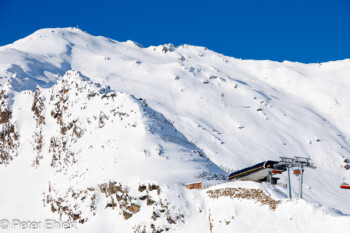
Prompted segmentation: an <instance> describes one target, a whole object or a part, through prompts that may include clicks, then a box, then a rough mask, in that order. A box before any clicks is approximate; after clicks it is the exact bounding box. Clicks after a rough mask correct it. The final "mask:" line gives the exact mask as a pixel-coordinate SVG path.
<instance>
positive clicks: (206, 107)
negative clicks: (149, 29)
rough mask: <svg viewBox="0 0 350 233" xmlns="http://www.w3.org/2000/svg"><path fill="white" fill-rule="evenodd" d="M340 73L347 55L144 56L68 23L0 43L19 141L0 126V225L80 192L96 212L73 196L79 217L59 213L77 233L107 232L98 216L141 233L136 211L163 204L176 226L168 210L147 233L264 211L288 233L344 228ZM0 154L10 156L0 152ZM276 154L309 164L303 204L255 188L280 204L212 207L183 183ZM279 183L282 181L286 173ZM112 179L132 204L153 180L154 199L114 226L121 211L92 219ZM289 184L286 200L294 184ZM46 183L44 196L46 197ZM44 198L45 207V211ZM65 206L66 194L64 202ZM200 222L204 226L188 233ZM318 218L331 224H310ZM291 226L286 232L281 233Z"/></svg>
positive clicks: (188, 50)
mask: <svg viewBox="0 0 350 233" xmlns="http://www.w3.org/2000/svg"><path fill="white" fill-rule="evenodd" d="M69 70H77V71H79V72H76V71H69ZM67 71H69V72H68V73H67V74H66V75H64V74H65V73H66V72H67ZM57 74H59V75H58V76H57ZM349 74H350V60H344V61H336V62H328V63H322V64H301V63H291V62H282V63H278V62H272V61H252V60H240V59H235V58H231V57H226V56H224V55H221V54H217V53H215V52H213V51H210V50H208V49H206V48H203V47H196V46H189V45H182V46H179V47H174V46H173V45H171V44H169V45H162V46H156V47H154V46H151V47H148V48H143V47H142V46H140V45H138V44H137V43H134V42H132V41H127V42H117V41H114V40H111V39H108V38H105V37H95V36H92V35H89V34H88V33H86V32H82V31H80V30H79V29H76V28H67V29H43V30H39V31H37V32H35V33H34V34H32V35H30V36H28V37H26V38H24V39H22V40H19V41H16V42H15V43H13V44H10V45H7V46H4V47H1V48H0V84H1V85H2V89H3V90H4V93H6V95H7V96H8V98H7V99H4V101H5V102H4V104H3V106H1V111H2V112H3V111H4V109H6V108H7V109H9V111H11V112H12V116H11V119H10V121H9V123H5V124H2V128H3V129H2V130H3V132H5V131H6V128H4V126H5V125H6V124H7V125H8V127H9V126H11V125H13V126H14V128H13V129H14V131H15V132H17V134H18V135H19V139H18V140H14V139H13V138H14V135H15V133H13V132H10V131H9V129H7V131H8V132H10V133H9V135H8V137H11V138H12V139H13V141H14V146H12V148H11V150H13V151H11V152H10V153H9V155H8V156H11V157H12V160H8V161H6V162H4V163H3V164H0V166H1V169H0V173H1V176H2V177H11V178H10V179H2V180H1V184H2V185H3V186H5V187H11V188H8V189H6V190H5V191H4V192H3V193H2V194H1V195H2V198H1V199H0V203H1V204H0V205H1V206H5V208H4V209H7V211H6V212H0V213H1V216H6V217H7V218H24V219H26V218H29V217H30V216H32V217H33V218H34V217H36V218H38V219H40V218H41V219H42V218H43V216H51V215H52V217H57V212H56V211H55V212H52V209H50V207H49V206H50V205H51V204H52V203H54V201H55V200H57V199H58V198H59V197H62V196H65V195H66V194H67V193H68V194H69V193H70V192H73V193H74V192H78V191H79V190H80V191H82V190H83V191H86V190H87V191H86V192H87V193H88V194H86V195H87V196H88V197H89V198H90V199H89V198H87V199H86V198H84V200H89V201H91V202H94V203H95V202H96V204H94V205H93V207H91V206H89V204H88V203H87V202H86V201H85V202H84V201H82V203H80V204H79V206H81V209H79V210H74V211H73V210H72V214H71V215H69V214H68V215H66V216H67V218H69V216H70V217H74V214H75V215H77V214H78V212H79V211H80V212H79V213H81V216H80V219H88V221H87V223H85V224H81V225H82V226H81V229H82V230H83V229H85V230H86V229H90V230H91V229H99V228H101V227H102V225H104V224H105V225H107V226H117V225H118V224H117V225H114V223H111V221H110V220H109V219H113V218H116V219H119V220H118V222H119V223H121V222H122V224H124V225H125V231H131V229H134V227H135V226H136V225H140V223H141V222H144V225H147V227H148V228H147V229H148V230H152V229H153V228H150V226H149V222H148V221H149V220H145V219H151V218H150V217H149V216H148V215H150V216H152V211H155V212H157V211H158V209H157V208H158V207H157V205H158V204H159V203H161V202H162V201H161V200H164V199H167V200H169V203H171V204H169V206H171V205H173V206H176V207H174V209H176V208H177V210H175V211H174V212H173V213H169V214H168V215H171V216H173V218H174V219H176V224H175V225H176V227H174V224H172V223H171V221H169V219H168V215H167V216H165V215H164V214H163V213H162V212H157V215H158V216H160V217H159V218H158V217H155V218H156V220H154V222H156V223H157V224H158V225H157V224H155V225H154V227H159V229H166V228H169V229H172V230H175V231H187V232H195V231H197V230H198V232H199V231H207V232H208V231H209V230H210V227H209V225H210V221H213V223H212V224H213V225H214V227H212V231H213V232H215V231H218V232H219V231H221V232H222V231H223V230H225V229H226V230H227V231H229V230H232V229H236V230H237V229H238V231H240V230H243V229H244V228H246V227H249V225H250V224H251V222H252V221H251V219H252V218H253V219H257V217H256V216H259V215H262V214H264V215H266V216H267V217H266V218H267V219H265V220H261V221H263V222H268V223H272V222H274V221H276V219H278V221H279V222H281V227H284V228H286V230H290V232H295V230H303V229H307V228H306V225H307V223H308V222H310V221H313V224H311V226H309V227H310V228H308V229H309V230H307V231H310V230H312V229H314V232H319V231H321V230H324V231H325V232H326V231H327V227H331V226H333V225H339V229H340V230H341V229H345V228H346V227H347V228H348V227H349V222H350V219H349V218H348V217H347V216H343V215H348V214H350V195H349V191H346V190H340V189H339V185H340V183H341V182H342V177H345V178H347V179H350V172H349V171H348V170H345V169H344V165H346V163H345V162H344V159H346V158H349V159H350V144H349V142H350V131H349V127H350V121H349V119H350V118H349V116H350V112H349V109H350V106H349V103H348V101H347V99H349V98H350V94H348V92H347V91H348V90H350V81H349V79H348V76H349ZM62 76H63V78H62ZM8 80H11V84H9V83H8ZM56 82H57V84H56ZM37 86H39V89H36V87H37ZM91 93H97V94H91ZM112 95H113V96H114V95H115V97H112ZM104 96H105V97H104ZM39 99H41V101H40V100H39ZM40 102H42V104H40ZM34 103H35V106H36V107H35V108H34V110H33V109H32V106H34V105H33V104H34ZM6 106H7V107H6ZM40 106H42V107H40ZM126 116H127V117H126ZM40 117H43V118H44V120H41V119H42V118H40ZM42 121H44V122H45V123H43V122H42ZM11 133H12V134H11ZM41 138H42V140H41ZM38 145H39V147H38ZM2 148H4V150H6V151H9V150H10V149H9V148H8V147H6V148H5V144H4V145H3V146H2ZM55 148H56V149H55ZM279 156H289V157H293V156H307V157H310V158H311V159H312V162H313V163H314V164H315V165H316V166H317V169H315V170H311V169H307V170H306V172H305V177H304V178H305V185H304V188H305V189H304V197H305V200H306V201H297V202H295V203H294V202H285V201H284V200H285V199H286V195H285V193H286V190H285V189H284V188H283V187H277V188H276V187H270V186H259V187H255V186H254V188H258V189H261V190H264V192H265V193H267V195H272V194H273V193H275V192H277V193H279V196H275V197H274V198H275V199H276V200H283V201H282V203H281V204H279V206H278V207H277V209H276V210H275V211H271V210H270V209H269V208H267V207H264V206H262V207H260V206H259V205H258V206H257V205H256V204H254V203H255V202H254V201H249V200H247V201H245V200H244V201H241V200H238V201H237V200H233V202H232V200H231V199H230V198H227V197H222V198H218V200H215V199H214V200H212V199H213V198H210V197H208V194H207V191H206V190H203V191H201V192H198V191H193V192H192V191H191V192H189V191H186V190H185V189H184V188H183V186H184V184H186V183H187V182H193V181H197V180H213V179H214V180H220V179H222V177H223V175H226V174H225V172H224V171H223V170H221V169H220V168H219V167H225V168H229V169H232V170H236V169H240V168H244V167H246V166H250V165H253V164H255V163H258V162H261V161H264V160H268V159H271V160H278V159H279ZM5 164H6V166H5ZM281 180H282V182H285V177H284V175H282V176H281ZM63 181H68V182H63ZM14 182H20V184H18V185H15V186H14V185H12V184H13V183H14ZM110 182H119V183H120V184H121V185H124V186H125V187H127V188H128V193H129V194H128V195H129V196H130V198H131V199H130V200H134V199H137V198H138V196H137V195H139V191H137V189H138V187H139V185H143V184H144V185H146V186H147V185H148V184H157V185H159V186H160V189H161V190H162V191H161V192H160V193H161V194H160V195H158V196H157V195H156V196H154V197H153V199H156V201H155V203H153V204H152V205H148V204H145V203H143V202H140V201H138V202H135V203H134V204H135V205H137V206H140V207H141V210H139V212H138V213H135V214H134V217H132V218H130V219H128V220H125V218H123V209H122V206H121V205H120V204H119V206H120V208H119V212H113V211H110V210H109V208H106V210H103V208H104V207H103V206H106V203H109V202H111V199H110V198H111V196H108V195H107V196H108V197H106V199H104V198H103V195H104V194H102V193H101V190H99V189H100V188H99V185H102V184H109V183H110ZM49 184H50V185H49ZM292 184H293V194H294V196H296V194H297V191H298V186H297V179H296V178H295V177H293V178H292ZM225 185H226V186H227V187H231V186H230V185H232V184H225ZM225 185H224V187H226V186H225ZM240 185H241V186H242V185H243V186H244V184H240ZM51 186H52V190H56V191H52V193H51V194H49V198H47V195H48V192H49V187H51ZM124 186H123V187H124ZM214 187H216V186H214ZM220 187H221V186H220ZM224 187H223V188H224ZM50 189H51V188H50ZM26 190H32V191H31V193H30V195H25V196H24V194H23V193H24V192H26ZM91 190H92V191H91ZM146 191H147V192H149V193H152V191H151V190H148V189H147V190H146ZM43 192H45V195H46V197H44V198H45V200H46V202H47V201H48V200H49V201H48V203H47V204H46V205H45V206H46V207H43V203H42V202H43V200H42V199H43ZM125 195H126V194H125ZM149 195H150V194H149ZM34 197H35V200H34V199H33V198H34ZM133 198H134V199H133ZM30 200H33V201H30ZM147 200H148V199H147ZM217 201H219V202H220V203H217ZM104 202H106V203H104ZM231 202H232V203H231ZM246 202H247V203H246ZM74 203H75V202H74V200H71V199H69V200H67V203H65V204H66V205H71V206H74ZM157 203H158V204H157ZM291 203H292V204H291ZM56 204H57V203H56ZM24 205H25V206H26V210H25V211H21V212H20V214H19V209H21V206H24ZM159 205H160V204H159ZM227 205H232V206H231V207H230V209H236V210H235V211H236V212H237V216H239V217H237V218H235V219H236V220H234V221H232V222H234V224H233V223H232V224H226V223H223V222H224V221H223V220H219V219H220V218H221V217H220V216H221V215H222V217H223V218H228V215H229V212H227V210H226V206H227ZM38 206H40V207H38ZM112 206H113V205H112ZM198 206H200V208H201V209H202V210H203V211H202V212H198V208H199V207H198ZM245 206H247V208H246V209H245ZM143 207H144V208H143ZM55 208H58V207H57V206H56V207H55ZM94 208H95V209H96V210H93V209H94ZM123 208H124V207H123ZM150 208H153V210H151V209H150ZM113 209H114V207H113ZM304 209H308V211H309V213H310V214H307V213H305V216H298V217H296V220H295V221H296V222H293V221H292V223H291V222H290V221H291V220H290V218H294V217H291V216H292V215H293V216H295V215H297V213H298V212H300V211H301V210H304ZM332 209H334V210H332ZM247 210H254V211H256V216H250V215H249V214H248V213H246V212H245V211H247ZM336 210H339V211H340V212H337V211H336ZM34 212H35V213H34ZM73 212H74V213H73ZM129 212H130V211H129ZM164 213H167V212H166V211H165V212H164ZM209 213H211V216H212V218H213V220H210V219H208V216H209ZM94 214H95V215H94ZM162 214H163V215H164V216H163V215H162ZM181 214H182V215H184V217H179V216H180V215H181ZM224 215H225V216H224ZM226 215H227V216H226ZM161 216H163V217H164V218H162V217H161ZM176 216H177V217H178V218H177V217H176ZM124 217H125V216H124ZM231 217H232V216H231ZM203 219H205V221H206V223H205V224H204V225H203V227H202V228H196V227H197V226H198V224H197V223H199V222H202V221H204V220H203ZM238 219H239V220H238ZM303 219H304V220H303ZM324 219H327V221H328V222H330V223H329V225H328V226H327V227H326V226H325V227H320V228H317V229H316V228H315V227H316V226H317V225H319V224H321V223H322V221H324ZM163 220H164V221H163ZM162 221H163V222H162ZM219 221H221V223H220V222H219ZM227 221H228V220H227ZM263 222H261V223H259V224H263ZM115 224H116V223H115ZM291 224H296V226H297V227H295V228H288V227H287V226H290V225H291ZM119 225H120V224H119ZM141 225H142V224H141ZM225 226H227V227H228V228H225ZM218 227H219V228H218ZM108 229H109V228H108V227H107V228H106V229H105V231H107V230H108ZM147 229H146V230H147ZM274 229H277V226H276V228H274ZM134 230H135V229H134ZM141 230H142V229H141V228H140V231H141ZM259 230H261V228H259ZM270 230H271V229H266V232H269V231H270ZM92 231H93V230H92ZM344 232H345V231H344Z"/></svg>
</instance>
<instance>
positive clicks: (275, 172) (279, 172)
mask: <svg viewBox="0 0 350 233" xmlns="http://www.w3.org/2000/svg"><path fill="white" fill-rule="evenodd" d="M271 172H272V173H273V174H281V173H282V171H281V170H272V171H271Z"/></svg>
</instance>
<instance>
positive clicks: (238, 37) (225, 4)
mask: <svg viewBox="0 0 350 233" xmlns="http://www.w3.org/2000/svg"><path fill="white" fill-rule="evenodd" d="M77 25H79V28H81V29H82V30H84V31H87V32H89V33H90V34H93V35H103V36H107V37H110V38H113V39H115V40H118V41H125V40H128V39H130V40H133V41H136V42H138V43H140V44H142V45H143V46H149V45H159V44H165V43H173V44H174V45H180V44H193V45H200V46H205V47H208V48H209V49H212V50H215V51H216V52H219V53H223V54H225V55H228V56H233V57H237V58H243V59H259V60H260V59H269V60H275V61H283V60H291V61H299V62H304V63H310V62H324V61H330V60H340V59H345V58H350V1H349V0H327V1H326V0H318V1H316V0H293V1H289V0H265V1H264V0H241V1H235V0H221V1H220V0H216V1H206V0H202V1H196V0H195V1H191V0H187V1H183V0H177V1H166V0H163V1H158V0H148V1H138V0H133V1H127V0H124V1H118V0H115V1H111V0H110V1H107V0H98V1H96V0H95V1H92V0H85V1H76V0H0V45H5V44H9V43H12V42H13V41H15V40H17V39H20V38H23V37H25V36H27V35H29V34H31V33H33V32H34V31H36V30H38V29H40V28H48V27H69V26H77Z"/></svg>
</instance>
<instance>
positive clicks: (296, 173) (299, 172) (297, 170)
mask: <svg viewBox="0 0 350 233" xmlns="http://www.w3.org/2000/svg"><path fill="white" fill-rule="evenodd" d="M293 173H294V175H296V176H299V175H300V174H301V170H300V169H295V170H294V171H293Z"/></svg>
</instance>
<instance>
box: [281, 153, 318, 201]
mask: <svg viewBox="0 0 350 233" xmlns="http://www.w3.org/2000/svg"><path fill="white" fill-rule="evenodd" d="M280 158H281V163H280V164H281V165H285V166H286V168H287V172H288V174H287V182H288V184H287V185H288V197H289V199H291V198H292V191H291V185H290V168H292V167H297V168H298V169H297V170H295V171H298V172H294V174H296V175H298V176H299V198H303V177H304V168H305V167H309V168H313V169H315V168H316V167H315V166H313V165H312V164H311V163H310V158H305V157H294V158H289V157H280Z"/></svg>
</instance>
